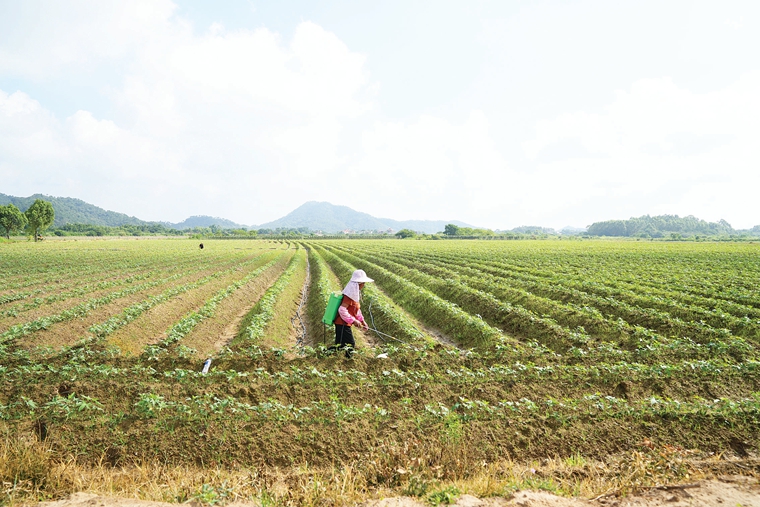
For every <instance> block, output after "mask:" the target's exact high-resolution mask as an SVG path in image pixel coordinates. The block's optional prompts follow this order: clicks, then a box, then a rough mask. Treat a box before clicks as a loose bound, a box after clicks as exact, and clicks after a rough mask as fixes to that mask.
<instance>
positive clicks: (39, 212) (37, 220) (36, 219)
mask: <svg viewBox="0 0 760 507" xmlns="http://www.w3.org/2000/svg"><path fill="white" fill-rule="evenodd" d="M24 214H25V215H26V219H27V220H28V221H29V227H30V228H31V229H32V234H33V235H34V241H37V238H38V237H39V235H40V233H41V232H42V231H44V230H45V229H47V228H48V227H50V226H51V225H53V220H55V210H54V209H53V205H52V204H50V203H49V202H47V201H43V200H42V199H36V200H35V201H34V202H33V203H32V205H31V206H29V209H28V210H26V213H24Z"/></svg>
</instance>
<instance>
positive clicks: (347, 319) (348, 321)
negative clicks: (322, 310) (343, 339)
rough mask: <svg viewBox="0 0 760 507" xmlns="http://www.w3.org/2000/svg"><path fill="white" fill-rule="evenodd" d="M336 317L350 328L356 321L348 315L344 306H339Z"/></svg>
mask: <svg viewBox="0 0 760 507" xmlns="http://www.w3.org/2000/svg"><path fill="white" fill-rule="evenodd" d="M338 315H340V318H341V319H343V322H345V323H346V325H347V326H350V325H351V324H353V323H354V321H355V320H357V319H355V318H353V317H352V316H351V314H350V313H348V308H347V307H346V305H340V308H338Z"/></svg>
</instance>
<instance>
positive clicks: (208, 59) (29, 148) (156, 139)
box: [0, 2, 374, 224]
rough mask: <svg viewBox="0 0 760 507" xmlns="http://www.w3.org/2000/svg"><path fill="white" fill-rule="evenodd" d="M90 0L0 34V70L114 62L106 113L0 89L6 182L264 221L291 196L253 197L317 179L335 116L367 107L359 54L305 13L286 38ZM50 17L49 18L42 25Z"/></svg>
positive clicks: (326, 165) (327, 156) (161, 9)
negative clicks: (68, 108)
mask: <svg viewBox="0 0 760 507" xmlns="http://www.w3.org/2000/svg"><path fill="white" fill-rule="evenodd" d="M56 5H57V4H56ZM103 5H104V4H101V3H99V2H95V3H92V4H86V3H82V4H75V5H73V6H72V11H75V12H79V13H80V14H82V16H81V18H79V17H77V16H74V15H73V14H71V15H72V16H74V17H77V21H76V22H73V21H72V22H68V21H66V19H67V18H65V19H57V16H59V15H61V13H60V10H58V9H57V7H54V8H51V9H49V10H45V9H42V10H41V12H42V16H41V17H42V19H41V21H40V22H39V26H38V25H37V24H35V23H33V22H31V21H29V20H27V23H29V24H30V26H34V27H35V30H36V33H37V35H38V36H39V38H38V40H35V41H31V40H27V39H23V43H22V44H20V46H19V47H18V48H15V47H14V48H10V47H9V46H8V45H7V44H6V45H2V44H0V55H2V54H11V53H12V55H13V57H14V58H13V59H11V60H12V61H10V60H9V62H10V63H8V64H7V65H6V67H4V68H3V67H0V73H2V72H5V73H6V74H8V73H11V74H12V73H16V74H24V75H29V76H44V75H48V76H53V75H55V73H56V72H62V69H64V68H66V67H67V66H69V67H70V66H80V67H81V66H82V65H87V64H92V63H98V62H99V60H103V59H105V60H107V59H111V60H114V61H116V60H119V61H121V62H122V63H120V64H119V65H121V66H122V67H123V68H125V69H128V70H127V72H126V73H125V74H124V75H123V77H122V79H123V81H122V82H123V85H122V86H121V87H119V88H116V89H112V90H110V92H109V93H110V97H111V99H112V100H113V103H114V104H115V106H116V109H115V110H114V112H113V116H112V117H111V118H96V117H95V116H94V115H93V114H92V113H91V112H88V111H84V110H80V111H77V112H76V113H75V114H73V115H72V116H70V117H69V118H65V119H58V118H56V117H55V115H53V114H52V113H51V112H50V111H48V110H46V109H45V108H44V107H43V106H41V105H40V104H39V103H37V102H36V101H34V100H33V99H31V98H29V97H27V96H26V95H23V94H21V95H19V94H14V95H11V96H8V95H7V94H5V95H3V96H2V97H0V98H2V99H3V101H2V104H3V105H2V106H1V107H2V108H3V109H2V111H5V110H7V111H15V110H17V109H18V110H19V111H17V112H16V113H14V114H15V117H14V119H13V122H9V123H5V124H4V125H3V124H0V128H4V127H6V128H7V129H8V130H9V131H10V132H12V133H13V136H12V138H11V137H6V138H5V141H6V143H5V144H6V145H7V148H6V147H5V146H4V147H3V155H2V156H0V168H1V170H2V171H3V175H4V176H5V181H6V182H7V183H9V184H10V185H11V186H12V188H15V189H18V190H17V192H19V193H21V192H23V191H26V192H29V193H32V192H39V191H46V192H48V193H51V194H55V195H61V194H63V193H67V195H73V196H76V197H80V198H82V199H85V200H88V201H89V202H93V203H95V204H98V205H102V206H105V207H108V208H109V209H116V210H119V211H123V212H126V213H129V214H134V215H137V216H140V217H141V218H145V219H164V220H181V219H183V218H185V217H186V216H188V215H190V214H201V213H207V214H214V215H223V216H226V217H228V218H231V219H233V220H236V221H239V222H242V223H248V224H250V223H254V222H260V221H264V220H270V219H274V218H277V217H278V216H280V215H281V214H284V213H286V212H288V211H290V210H291V209H292V208H293V207H294V206H295V205H298V204H300V203H301V202H302V201H301V202H293V201H292V200H288V199H284V200H281V201H280V202H277V203H276V204H275V205H274V206H262V203H263V202H268V201H270V200H271V199H272V195H273V192H277V191H279V192H282V193H283V194H285V195H286V192H285V189H290V190H295V191H296V194H298V195H301V196H305V197H307V198H308V195H306V194H308V193H309V192H313V191H317V192H319V191H320V188H319V186H318V184H319V183H320V182H321V181H328V180H329V178H326V177H325V176H324V175H326V174H329V173H331V172H332V171H335V170H336V168H337V166H338V165H339V164H340V163H341V160H339V156H338V146H339V144H340V142H341V131H342V129H343V123H344V122H345V121H351V120H352V119H355V118H357V117H359V116H361V115H363V114H365V113H366V112H368V111H370V110H372V108H373V107H374V106H373V103H372V97H373V87H372V85H371V84H370V83H369V81H368V75H367V72H366V70H365V69H364V64H365V57H364V56H363V55H360V54H357V53H354V52H351V51H350V50H349V49H348V48H347V47H346V45H345V44H344V43H343V42H341V41H340V40H339V39H338V38H337V37H336V36H335V35H334V34H332V33H330V32H328V31H326V30H324V29H323V28H321V27H320V26H318V25H316V24H314V23H310V22H302V23H301V24H299V25H298V27H297V28H296V30H295V33H294V35H293V37H292V39H291V40H289V41H283V40H282V39H281V37H280V36H279V35H278V34H277V33H274V32H271V31H269V30H267V29H265V28H261V29H257V30H253V31H248V30H237V31H229V32H228V31H226V30H225V29H224V27H223V26H221V25H219V24H215V25H213V26H211V27H210V28H209V30H208V31H207V32H205V33H203V34H201V35H195V34H194V33H193V31H192V29H191V26H190V24H189V23H188V22H187V21H186V20H183V19H179V18H176V17H172V14H173V11H174V7H173V5H172V4H170V3H165V4H164V3H157V4H154V5H153V7H154V8H155V9H154V8H146V6H148V5H150V4H135V5H134V6H131V7H117V8H114V9H111V8H106V7H103ZM88 7H92V9H91V10H90V9H88ZM124 9H126V11H124ZM22 10H23V9H22ZM85 11H86V12H85ZM28 14H29V13H28V12H27V11H24V12H21V13H19V17H21V18H24V16H27V15H28ZM59 21H65V22H62V23H61V26H62V31H58V32H56V31H55V30H49V33H45V30H44V27H51V26H55V25H57V23H58V22H59ZM133 29H134V30H133ZM72 30H73V31H77V32H78V35H76V36H74V35H72V33H71V32H72ZM61 44H62V45H63V46H61ZM64 46H65V47H64ZM61 48H63V49H65V51H64V52H65V53H68V52H71V54H75V55H77V57H76V58H73V57H71V58H69V57H67V56H66V55H65V54H63V53H62V52H61V51H62V49H61ZM66 48H68V49H66ZM3 51H4V52H5V53H2V52H3ZM13 61H19V62H20V61H24V65H16V66H14V64H13ZM124 62H126V63H124ZM46 73H47V74H46ZM8 114H10V113H8ZM20 121H21V122H22V123H23V124H28V128H27V129H26V130H23V129H19V128H18V125H19V123H18V122H20ZM0 123H4V122H2V120H0ZM11 139H13V141H11ZM40 158H42V159H44V161H45V163H44V164H42V165H40V164H37V165H33V162H34V161H35V160H37V161H39V159H40ZM3 159H4V160H3ZM30 166H33V167H34V168H33V170H31V171H30V170H29V169H28V168H29V167H30ZM42 182H45V183H44V184H42V188H41V183H42ZM309 183H313V184H314V185H313V186H311V187H310V188H308V190H307V191H304V190H303V189H302V188H300V187H302V186H304V185H307V184H309ZM22 189H24V190H22ZM299 189H300V191H299ZM328 189H329V184H326V185H322V189H321V190H322V191H326V190H328Z"/></svg>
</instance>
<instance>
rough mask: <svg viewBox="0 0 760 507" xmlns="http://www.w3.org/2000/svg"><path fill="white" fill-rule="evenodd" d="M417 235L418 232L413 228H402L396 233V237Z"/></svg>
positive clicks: (402, 237)
mask: <svg viewBox="0 0 760 507" xmlns="http://www.w3.org/2000/svg"><path fill="white" fill-rule="evenodd" d="M416 236H417V233H416V232H414V231H413V230H411V229H401V230H400V231H398V232H397V233H396V237H397V238H399V239H404V238H414V237H416Z"/></svg>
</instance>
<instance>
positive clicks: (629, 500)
mask: <svg viewBox="0 0 760 507" xmlns="http://www.w3.org/2000/svg"><path fill="white" fill-rule="evenodd" d="M37 505H38V507H169V506H171V505H176V504H169V503H163V502H151V501H146V500H136V499H130V498H117V497H110V496H99V495H94V494H88V493H74V494H73V495H71V496H70V497H69V498H66V499H64V500H59V501H56V502H42V503H39V504H37ZM191 505H193V506H200V504H198V503H197V502H191ZM254 505H259V504H258V503H255V502H234V503H230V504H227V506H228V507H244V506H245V507H248V506H251V507H252V506H254ZM359 505H363V506H365V507H426V506H427V505H429V504H427V503H425V502H424V501H422V500H421V499H417V498H409V497H391V498H384V499H380V500H368V501H366V502H364V503H363V504H359ZM453 505H456V506H459V507H489V506H519V507H606V506H609V507H613V506H614V507H657V506H665V505H667V506H673V507H685V506H689V507H714V506H723V505H725V506H731V507H734V506H741V507H760V483H758V480H757V479H753V478H749V477H723V478H720V479H717V480H705V481H699V482H696V483H693V484H686V485H679V486H665V487H661V488H655V489H650V490H648V491H645V492H643V493H641V494H639V495H635V496H629V497H624V498H618V497H615V496H603V497H601V498H597V499H593V500H582V499H576V498H564V497H559V496H555V495H552V494H550V493H546V492H543V491H518V492H516V493H514V495H512V497H511V498H501V497H493V498H476V497H474V496H471V495H461V496H460V497H459V498H458V499H457V500H456V503H455V504H453Z"/></svg>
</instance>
